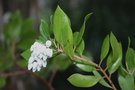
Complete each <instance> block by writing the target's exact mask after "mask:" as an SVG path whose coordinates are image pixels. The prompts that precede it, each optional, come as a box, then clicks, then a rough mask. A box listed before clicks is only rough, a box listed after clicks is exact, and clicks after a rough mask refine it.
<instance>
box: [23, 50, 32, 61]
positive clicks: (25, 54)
mask: <svg viewBox="0 0 135 90" xmlns="http://www.w3.org/2000/svg"><path fill="white" fill-rule="evenodd" d="M30 55H31V52H30V49H28V50H26V51H24V52H23V53H22V54H21V56H22V57H23V58H24V59H26V60H28V59H29V57H30Z"/></svg>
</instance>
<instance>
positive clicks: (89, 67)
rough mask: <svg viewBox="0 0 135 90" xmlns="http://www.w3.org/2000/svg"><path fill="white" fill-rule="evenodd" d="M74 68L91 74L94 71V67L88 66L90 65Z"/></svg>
mask: <svg viewBox="0 0 135 90" xmlns="http://www.w3.org/2000/svg"><path fill="white" fill-rule="evenodd" d="M76 66H77V67H78V68H80V69H81V70H83V71H85V72H92V71H94V70H96V68H95V67H94V66H90V65H84V64H76Z"/></svg>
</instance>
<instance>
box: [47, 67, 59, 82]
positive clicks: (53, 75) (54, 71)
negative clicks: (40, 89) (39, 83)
mask: <svg viewBox="0 0 135 90" xmlns="http://www.w3.org/2000/svg"><path fill="white" fill-rule="evenodd" d="M57 71H58V69H57V68H56V69H54V70H53V72H52V74H51V77H50V79H49V81H48V82H49V84H52V82H53V79H54V77H55V75H56V73H57Z"/></svg>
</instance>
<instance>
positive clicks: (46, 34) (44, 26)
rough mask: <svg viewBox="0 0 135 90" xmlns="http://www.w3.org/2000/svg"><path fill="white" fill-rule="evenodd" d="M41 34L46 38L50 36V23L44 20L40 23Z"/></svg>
mask: <svg viewBox="0 0 135 90" xmlns="http://www.w3.org/2000/svg"><path fill="white" fill-rule="evenodd" d="M40 34H41V35H42V36H43V37H44V39H46V40H47V38H48V37H49V36H50V35H49V29H48V24H47V22H45V21H44V20H41V24H40Z"/></svg>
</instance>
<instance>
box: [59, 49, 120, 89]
mask: <svg viewBox="0 0 135 90" xmlns="http://www.w3.org/2000/svg"><path fill="white" fill-rule="evenodd" d="M58 51H59V52H61V53H63V50H62V49H59V50H58ZM78 59H79V60H82V61H84V62H87V63H89V64H90V65H93V66H95V67H96V68H97V69H99V70H100V71H101V72H102V73H103V75H104V77H105V78H106V79H107V80H108V82H109V84H110V85H111V88H112V89H113V90H117V89H116V87H115V85H114V84H113V82H112V80H111V77H109V76H108V75H107V73H106V71H104V70H103V69H102V67H101V66H100V64H99V65H98V64H96V63H95V62H93V61H91V60H88V59H86V58H84V57H80V56H77V55H74V59H73V60H74V61H75V62H76V60H78Z"/></svg>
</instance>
